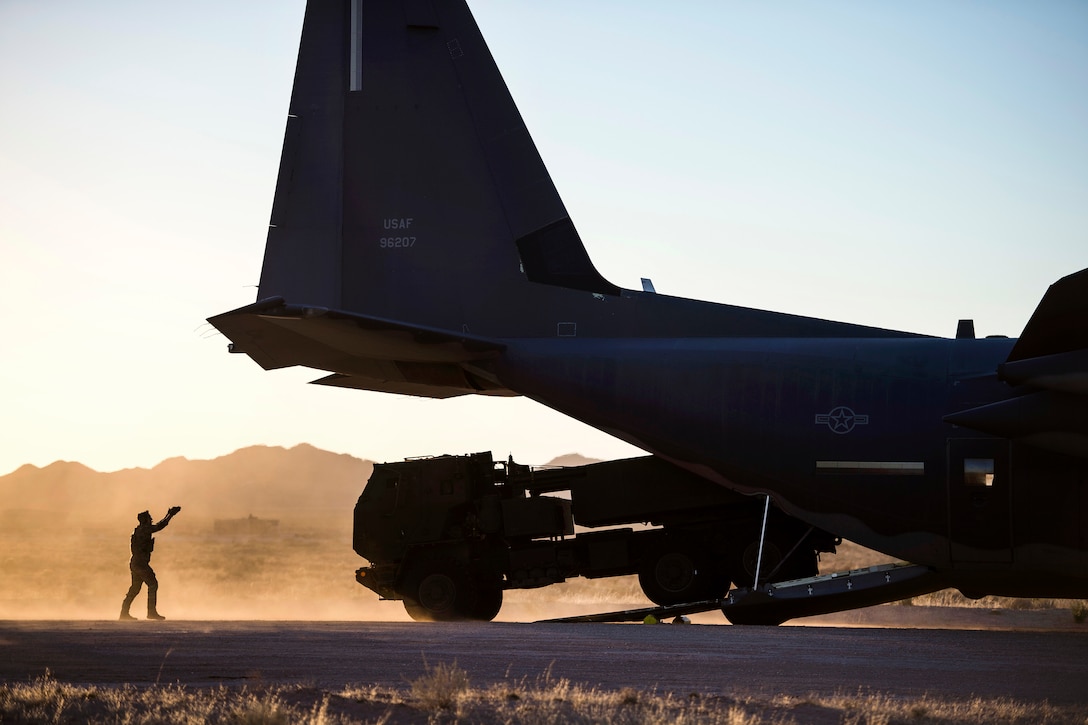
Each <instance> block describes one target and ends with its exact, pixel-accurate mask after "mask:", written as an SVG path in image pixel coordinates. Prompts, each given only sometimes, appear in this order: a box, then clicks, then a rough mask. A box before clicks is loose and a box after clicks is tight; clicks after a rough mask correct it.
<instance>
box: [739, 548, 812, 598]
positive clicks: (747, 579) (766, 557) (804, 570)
mask: <svg viewBox="0 0 1088 725" xmlns="http://www.w3.org/2000/svg"><path fill="white" fill-rule="evenodd" d="M792 547H793V544H792V543H791V544H789V545H788V546H786V545H785V542H783V541H778V540H773V539H771V538H769V537H768V540H767V541H765V542H764V544H763V562H762V563H761V565H760V570H759V579H760V581H761V582H766V581H768V579H767V577H768V576H769V575H770V574H771V572H774V577H773V579H772V580H771V581H776V582H781V581H789V580H790V579H801V578H802V577H806V576H815V575H816V574H818V573H819V566H818V564H817V562H816V552H814V551H813V550H812V549H809V548H807V547H805V546H800V547H798V548H797V549H795V550H794V552H793V553H792V554H790V558H789V559H788V560H787V561H786V562H785V563H783V562H782V555H783V554H784V553H786V552H787V551H789V550H790V549H791V548H792ZM758 557H759V541H758V540H756V541H753V542H751V543H749V544H748V545H747V546H746V547H744V551H743V553H742V554H741V556H740V566H738V567H735V568H736V569H737V571H739V572H742V573H741V574H740V580H739V581H737V582H736V584H737V586H745V587H750V586H752V581H753V580H754V579H755V573H756V561H757V559H758ZM779 564H782V566H781V567H779ZM775 569H778V571H775Z"/></svg>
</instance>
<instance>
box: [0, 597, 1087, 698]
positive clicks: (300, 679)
mask: <svg viewBox="0 0 1088 725" xmlns="http://www.w3.org/2000/svg"><path fill="white" fill-rule="evenodd" d="M901 609H902V608H901ZM1029 614H1030V613H1029ZM990 616H995V615H990ZM1002 616H1003V615H1002ZM1086 652H1088V631H1085V630H1081V631H1075V632H1070V631H1068V629H1065V628H1063V629H1061V630H1058V631H1054V630H1048V629H1044V628H1038V629H1034V630H1031V631H1023V630H1016V631H1010V630H992V629H991V630H973V629H942V630H939V629H916V628H915V629H907V628H897V629H890V628H885V627H878V626H871V627H857V626H852V627H844V626H837V627H836V626H793V627H732V626H720V627H719V626H701V625H686V626H685V625H673V624H658V625H622V624H516V623H490V624H421V623H394V622H380V623H355V622H353V623H344V622H339V623H338V622H245V621H236V622H208V621H167V622H162V623H157V622H146V621H140V622H129V623H119V622H112V621H110V622H106V621H80V622H60V621H56V622H41V621H22V622H13V621H7V622H0V679H3V680H4V681H7V682H17V681H27V680H29V679H32V678H34V677H38V676H40V675H42V674H43V673H44V672H45V671H46V670H48V671H49V672H51V673H52V676H53V677H55V678H56V679H58V680H60V681H65V682H72V683H92V684H99V685H121V684H126V683H127V684H133V685H148V684H155V683H159V684H173V683H177V684H183V685H186V686H195V687H207V686H218V685H239V684H257V683H259V684H263V685H268V684H296V683H307V684H309V685H313V686H318V687H324V688H335V687H344V686H347V685H352V684H366V685H382V686H391V687H398V686H399V687H403V686H404V685H405V683H407V682H410V681H412V680H413V679H414V678H417V677H419V676H420V675H422V674H423V673H424V672H425V668H426V667H427V665H428V664H429V665H430V666H434V665H435V664H437V663H454V662H455V663H457V665H458V666H459V667H461V668H463V669H464V670H465V671H466V672H467V673H468V675H469V677H470V678H471V680H472V683H473V685H478V686H486V685H490V684H496V683H504V682H514V681H524V680H526V679H529V680H532V679H533V678H539V677H542V676H544V675H545V674H549V675H550V676H551V677H557V678H567V679H569V680H571V681H572V682H575V683H580V684H585V685H588V686H594V687H602V688H608V689H615V690H618V689H621V688H627V687H630V688H636V689H639V690H653V691H656V692H660V693H669V692H671V693H678V694H687V693H700V694H708V695H715V694H719V695H720V694H728V695H733V696H736V695H737V694H738V693H750V694H753V695H768V694H771V695H776V696H792V697H805V696H807V695H810V694H822V695H831V694H835V693H844V692H845V693H856V692H859V691H863V692H873V693H882V694H885V695H888V696H893V697H911V696H913V697H917V696H921V695H926V696H931V697H938V698H952V699H966V698H972V697H983V698H1001V697H1004V698H1013V699H1015V700H1019V701H1025V702H1041V701H1043V700H1047V701H1050V702H1052V703H1084V702H1085V701H1086V699H1088V695H1086V694H1085V688H1084V667H1083V661H1084V655H1085V653H1086Z"/></svg>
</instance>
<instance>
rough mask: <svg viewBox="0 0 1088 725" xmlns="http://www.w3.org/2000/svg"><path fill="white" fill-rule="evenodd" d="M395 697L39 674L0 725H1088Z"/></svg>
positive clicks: (794, 706)
mask: <svg viewBox="0 0 1088 725" xmlns="http://www.w3.org/2000/svg"><path fill="white" fill-rule="evenodd" d="M425 669H426V671H425V673H424V674H423V675H422V676H420V677H419V678H417V679H416V680H413V681H412V682H410V683H408V686H407V687H406V688H404V689H396V688H386V687H377V686H366V685H356V686H351V687H346V688H343V689H340V690H336V691H326V690H322V689H319V688H315V687H308V686H279V687H267V688H259V689H250V688H248V687H243V688H240V689H231V688H226V687H216V688H192V689H190V688H186V687H182V686H154V687H148V688H136V687H131V686H125V687H116V688H104V687H94V686H88V685H73V684H66V683H62V682H58V681H57V680H55V679H54V678H52V677H50V676H49V674H48V673H47V674H46V675H45V676H44V677H40V678H38V679H35V680H33V681H31V682H28V683H24V684H11V683H4V684H0V722H3V723H126V724H133V725H137V724H140V723H149V724H150V723H155V724H163V725H174V724H176V725H197V724H198V723H230V724H232V725H280V724H281V723H282V724H284V725H287V724H288V723H290V724H292V725H293V724H295V723H299V724H301V725H340V724H347V723H374V724H376V725H386V724H388V725H395V724H397V723H413V724H414V723H421V724H422V723H481V724H485V725H491V724H494V725H506V724H508V723H509V724H511V725H514V724H519V725H520V724H524V725H553V724H554V725H558V724H560V723H574V724H575V725H579V724H585V725H589V724H590V723H618V724H619V725H658V724H660V725H665V724H666V723H669V724H677V725H688V724H691V725H696V724H702V723H706V724H708V725H758V724H759V723H771V724H772V725H787V724H789V723H798V724H801V723H828V724H829V725H830V724H831V723H835V724H839V723H843V724H846V725H895V724H907V723H909V724H911V725H930V724H933V725H968V724H973V723H995V724H997V725H1001V724H1004V723H1008V724H1015V725H1021V724H1023V725H1026V724H1028V723H1032V724H1034V723H1054V724H1059V723H1081V724H1083V723H1085V722H1088V705H1070V706H1059V705H1051V704H1048V703H1046V702H1018V701H1014V700H1009V699H1003V698H1002V699H991V700H987V699H981V698H977V699H970V700H963V701H957V700H937V699H934V698H931V697H926V696H923V697H917V698H900V697H891V696H888V695H883V694H879V693H876V694H874V693H866V692H859V693H856V694H835V695H830V696H818V695H810V696H809V697H806V698H795V697H785V696H778V697H769V698H768V697H760V696H744V695H736V696H706V695H700V694H698V693H688V694H684V695H677V694H672V693H658V692H654V691H649V692H647V691H642V690H634V689H630V688H626V689H623V690H619V691H612V690H600V689H597V688H592V687H586V686H583V685H579V684H576V683H572V682H570V681H569V680H565V679H555V678H553V677H552V676H551V675H550V674H549V673H544V674H543V675H541V676H540V677H538V678H536V679H535V680H532V681H527V680H519V681H509V682H504V683H501V684H498V685H493V686H490V687H487V688H473V687H471V685H470V683H469V676H468V673H466V672H465V671H464V670H462V669H460V668H459V667H458V666H457V664H456V663H452V664H438V665H435V666H433V667H426V668H425Z"/></svg>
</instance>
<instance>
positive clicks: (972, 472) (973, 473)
mask: <svg viewBox="0 0 1088 725" xmlns="http://www.w3.org/2000/svg"><path fill="white" fill-rule="evenodd" d="M963 483H964V485H966V486H981V487H988V486H993V485H994V459H992V458H965V459H963Z"/></svg>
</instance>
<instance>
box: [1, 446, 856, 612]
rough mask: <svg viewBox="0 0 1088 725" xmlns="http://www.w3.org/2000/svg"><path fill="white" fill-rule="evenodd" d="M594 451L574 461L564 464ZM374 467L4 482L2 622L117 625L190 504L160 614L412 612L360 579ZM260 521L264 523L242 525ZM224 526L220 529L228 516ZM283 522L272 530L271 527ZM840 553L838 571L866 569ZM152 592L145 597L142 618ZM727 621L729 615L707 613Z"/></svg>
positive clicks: (620, 599)
mask: <svg viewBox="0 0 1088 725" xmlns="http://www.w3.org/2000/svg"><path fill="white" fill-rule="evenodd" d="M587 460H588V459H584V458H582V457H580V456H576V455H571V456H562V457H561V458H559V459H556V461H554V463H556V464H563V465H577V464H579V463H585V462H587ZM372 469H373V464H372V463H371V462H370V461H364V460H360V459H357V458H354V457H352V456H348V455H341V454H334V453H329V452H327V451H322V450H319V449H317V448H314V447H312V446H308V445H301V446H296V447H295V448H291V449H283V448H270V447H264V446H255V447H251V448H244V449H242V450H239V451H236V452H234V453H232V454H230V455H227V456H223V457H220V458H217V459H214V460H210V461H190V460H186V459H183V458H173V459H169V460H166V461H164V462H162V463H161V464H159V465H158V466H156V467H154V468H152V469H128V470H124V471H117V472H113V473H100V472H97V471H93V470H91V469H89V468H87V467H85V466H82V465H80V464H78V463H67V462H57V463H54V464H51V465H49V466H46V467H45V468H37V467H34V466H23V467H22V468H20V469H18V470H17V471H15V472H13V473H11V474H9V475H7V476H3V477H0V619H28V618H33V619H114V618H116V617H117V615H118V612H119V610H120V604H121V599H122V598H123V597H124V594H125V591H126V589H127V588H128V585H129V572H128V560H129V535H130V534H131V533H132V529H133V528H134V527H135V526H136V523H137V522H136V514H137V513H138V512H140V511H143V510H145V509H147V510H150V511H151V514H152V516H153V517H154V518H155V520H156V521H157V520H159V519H160V518H161V517H162V516H164V515H165V513H166V509H167V508H168V507H170V506H172V505H175V504H176V505H179V506H182V508H183V510H182V512H181V514H179V515H178V516H177V517H176V518H175V519H174V520H173V521H172V522H171V523H170V525H169V526H168V527H167V528H166V529H164V530H163V531H161V532H159V533H158V534H156V537H155V538H156V545H155V553H154V555H153V557H152V561H151V563H152V566H153V567H154V569H155V571H156V573H157V575H158V578H159V610H160V611H161V612H162V613H163V614H165V615H166V616H167V617H168V618H171V619H212V620H214V619H284V620H291V619H295V620H390V621H405V620H407V619H408V617H407V615H406V614H405V612H404V608H403V607H402V606H401V605H400V603H397V602H381V601H378V598H377V595H375V594H374V593H373V592H371V591H370V590H368V589H365V588H363V587H362V586H360V585H359V584H357V583H356V582H355V577H354V572H355V570H356V569H357V568H358V567H360V566H362V565H363V564H364V563H365V562H364V560H363V559H361V558H360V557H359V556H358V555H356V554H355V552H354V551H352V548H351V526H352V510H353V509H354V506H355V501H356V500H357V499H358V497H359V493H360V492H361V491H362V488H363V485H364V484H365V483H366V480H367V479H368V478H369V477H370V473H371V471H372ZM249 517H255V520H256V522H257V525H256V526H249V525H247V524H246V523H239V524H237V525H231V524H227V525H226V526H224V524H223V522H231V521H233V522H239V521H241V520H243V519H246V520H248V518H249ZM217 520H218V521H220V525H219V527H218V528H217V527H216V521H217ZM273 521H275V522H277V523H275V524H274V525H273V524H271V523H270V522H273ZM872 556H875V555H872V553H871V552H863V553H862V557H861V559H858V558H857V556H856V555H854V558H852V559H851V560H849V561H844V560H842V559H841V558H840V557H838V556H836V557H830V558H829V559H830V561H828V562H827V566H828V567H829V569H831V570H834V569H843V568H851V567H853V566H855V565H860V564H867V563H870V561H868V560H865V559H866V558H867V557H868V558H869V559H871V558H872ZM145 592H146V589H145V590H144V592H142V593H141V594H140V596H139V597H138V598H137V600H136V603H135V604H134V605H133V609H132V611H133V614H135V615H137V616H141V617H142V616H143V613H144V609H145V602H146V594H145ZM640 606H649V602H648V601H647V600H646V599H645V598H644V597H643V596H642V593H641V590H640V589H639V587H638V582H637V580H636V579H635V577H617V578H613V579H600V580H593V581H588V580H584V579H575V580H571V581H569V582H567V583H565V584H559V585H554V586H551V587H546V588H544V589H537V590H528V591H512V592H507V593H506V603H505V604H504V606H503V609H502V612H501V613H500V614H499V619H500V620H507V621H510V620H513V621H531V620H534V619H540V618H548V617H558V616H569V615H572V614H589V613H592V612H601V611H609V610H612V609H620V608H630V607H640ZM699 619H700V620H705V621H716V622H724V618H723V617H722V616H721V614H720V613H709V614H707V615H702V616H700V618H699Z"/></svg>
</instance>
